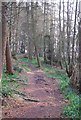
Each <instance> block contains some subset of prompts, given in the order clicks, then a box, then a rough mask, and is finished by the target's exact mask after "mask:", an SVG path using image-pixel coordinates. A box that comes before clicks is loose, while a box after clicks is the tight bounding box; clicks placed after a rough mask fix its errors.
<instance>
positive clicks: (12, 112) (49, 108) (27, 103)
mask: <svg viewBox="0 0 81 120" xmlns="http://www.w3.org/2000/svg"><path fill="white" fill-rule="evenodd" d="M29 67H30V69H31V71H30V72H26V71H25V70H24V71H22V72H21V78H22V76H24V77H25V76H28V81H27V85H26V84H25V85H24V84H23V85H22V84H20V91H21V92H22V93H24V94H25V96H24V97H21V96H16V95H15V99H13V98H8V99H7V101H8V104H9V106H8V107H6V108H3V117H6V118H8V117H9V118H60V117H61V113H62V111H63V107H64V106H65V105H67V103H66V100H65V99H64V97H63V95H62V93H61V92H60V90H59V83H58V80H56V79H51V78H48V77H47V76H46V75H45V74H44V72H43V71H42V70H40V69H35V68H34V67H33V66H32V65H29Z"/></svg>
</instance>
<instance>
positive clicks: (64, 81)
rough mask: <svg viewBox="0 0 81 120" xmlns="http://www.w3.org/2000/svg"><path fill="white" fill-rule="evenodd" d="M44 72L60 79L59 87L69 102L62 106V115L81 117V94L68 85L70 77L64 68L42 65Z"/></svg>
mask: <svg viewBox="0 0 81 120" xmlns="http://www.w3.org/2000/svg"><path fill="white" fill-rule="evenodd" d="M43 70H44V72H45V73H46V74H47V76H48V77H50V78H56V79H58V80H59V81H60V89H61V90H62V92H63V94H64V96H65V99H68V100H69V101H70V104H69V105H68V106H66V107H65V108H64V111H63V114H62V115H63V116H67V117H68V118H73V119H77V118H78V119H81V115H80V114H81V96H79V95H77V93H76V92H75V91H74V90H73V89H72V88H71V87H70V79H69V78H68V76H67V74H66V72H65V71H64V70H60V68H54V67H50V66H49V65H44V66H43Z"/></svg>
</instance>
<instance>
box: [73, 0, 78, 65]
mask: <svg viewBox="0 0 81 120" xmlns="http://www.w3.org/2000/svg"><path fill="white" fill-rule="evenodd" d="M77 5H78V0H76V8H75V21H74V34H73V42H72V65H74V58H75V57H74V54H75V52H74V46H75V35H76V15H77Z"/></svg>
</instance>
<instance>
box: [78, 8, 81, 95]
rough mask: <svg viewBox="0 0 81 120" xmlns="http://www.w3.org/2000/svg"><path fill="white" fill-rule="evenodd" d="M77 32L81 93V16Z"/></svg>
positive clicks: (80, 86) (80, 90)
mask: <svg viewBox="0 0 81 120" xmlns="http://www.w3.org/2000/svg"><path fill="white" fill-rule="evenodd" d="M80 7H81V6H80ZM78 34H79V92H80V94H81V18H80V22H79V30H78Z"/></svg>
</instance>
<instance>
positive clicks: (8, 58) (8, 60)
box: [6, 40, 13, 74]
mask: <svg viewBox="0 0 81 120" xmlns="http://www.w3.org/2000/svg"><path fill="white" fill-rule="evenodd" d="M6 71H7V73H9V74H13V69H12V61H11V52H10V47H9V41H8V40H7V42H6Z"/></svg>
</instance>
